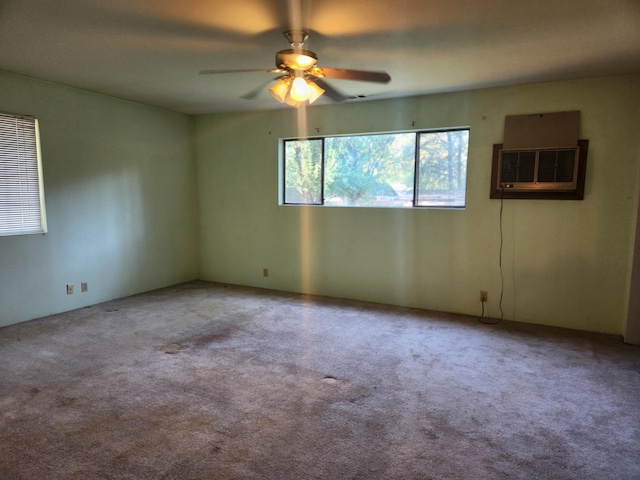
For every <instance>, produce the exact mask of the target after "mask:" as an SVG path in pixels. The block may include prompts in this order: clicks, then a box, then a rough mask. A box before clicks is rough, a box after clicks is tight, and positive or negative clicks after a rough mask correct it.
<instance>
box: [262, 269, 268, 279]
mask: <svg viewBox="0 0 640 480" xmlns="http://www.w3.org/2000/svg"><path fill="white" fill-rule="evenodd" d="M262 276H263V277H268V276H269V269H268V268H263V269H262Z"/></svg>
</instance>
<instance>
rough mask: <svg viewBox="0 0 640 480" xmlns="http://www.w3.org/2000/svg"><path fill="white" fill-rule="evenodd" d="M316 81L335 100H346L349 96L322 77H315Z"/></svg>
mask: <svg viewBox="0 0 640 480" xmlns="http://www.w3.org/2000/svg"><path fill="white" fill-rule="evenodd" d="M314 82H316V83H317V84H318V86H319V87H320V88H322V89H324V94H325V95H326V96H327V97H329V98H330V99H331V100H333V101H334V102H344V101H345V100H347V99H348V98H349V97H347V96H346V95H344V94H342V93H340V92H339V91H338V90H336V89H335V88H333V87H332V86H331V85H329V84H328V83H327V82H325V81H324V80H322V79H320V78H316V79H314Z"/></svg>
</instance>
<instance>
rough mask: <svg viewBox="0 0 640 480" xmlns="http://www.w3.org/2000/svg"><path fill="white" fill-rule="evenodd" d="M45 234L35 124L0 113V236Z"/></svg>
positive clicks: (38, 148) (16, 116) (36, 128)
mask: <svg viewBox="0 0 640 480" xmlns="http://www.w3.org/2000/svg"><path fill="white" fill-rule="evenodd" d="M46 231H47V227H46V219H45V212H44V194H43V187H42V165H41V162H40V147H39V137H38V120H37V119H36V118H35V117H30V116H25V115H13V114H8V113H0V235H21V234H26V233H44V232H46Z"/></svg>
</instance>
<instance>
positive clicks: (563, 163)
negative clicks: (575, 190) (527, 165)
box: [538, 148, 576, 183]
mask: <svg viewBox="0 0 640 480" xmlns="http://www.w3.org/2000/svg"><path fill="white" fill-rule="evenodd" d="M575 166H576V150H575V149H568V148H567V149H559V150H542V151H541V152H540V155H539V163H538V182H552V183H553V182H573V177H574V172H575Z"/></svg>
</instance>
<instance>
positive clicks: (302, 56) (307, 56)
mask: <svg viewBox="0 0 640 480" xmlns="http://www.w3.org/2000/svg"><path fill="white" fill-rule="evenodd" d="M316 63H318V56H317V55H316V54H315V53H314V52H312V51H311V50H303V49H299V48H296V49H292V48H290V49H287V50H280V51H279V52H278V53H276V67H278V68H282V69H285V70H309V69H310V68H311V67H313V66H314V65H315V64H316Z"/></svg>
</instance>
